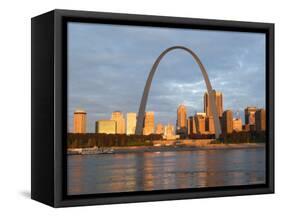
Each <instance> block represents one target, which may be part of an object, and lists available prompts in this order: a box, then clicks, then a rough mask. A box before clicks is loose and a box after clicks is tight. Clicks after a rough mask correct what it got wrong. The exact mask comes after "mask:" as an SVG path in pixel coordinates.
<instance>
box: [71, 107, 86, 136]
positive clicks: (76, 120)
mask: <svg viewBox="0 0 281 217" xmlns="http://www.w3.org/2000/svg"><path fill="white" fill-rule="evenodd" d="M86 125H87V113H86V112H85V111H84V110H81V109H79V110H76V111H75V112H74V116H73V133H86Z"/></svg>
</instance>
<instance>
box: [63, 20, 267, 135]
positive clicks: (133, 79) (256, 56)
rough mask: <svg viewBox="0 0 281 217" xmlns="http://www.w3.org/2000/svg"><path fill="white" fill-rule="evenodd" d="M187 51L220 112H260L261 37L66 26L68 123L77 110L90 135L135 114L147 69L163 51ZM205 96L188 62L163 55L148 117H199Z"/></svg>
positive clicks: (176, 54)
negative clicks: (113, 119) (217, 98)
mask: <svg viewBox="0 0 281 217" xmlns="http://www.w3.org/2000/svg"><path fill="white" fill-rule="evenodd" d="M174 45H182V46H186V47H189V48H191V49H192V50H193V51H194V52H195V53H196V54H197V55H198V56H199V57H200V59H201V61H202V63H203V64H204V66H205V68H206V70H207V72H208V74H209V78H210V81H211V83H212V86H213V88H214V89H215V90H217V91H221V92H222V93H223V100H224V109H232V110H233V112H234V114H235V116H240V117H242V118H243V110H244V108H245V107H247V106H257V107H265V35H264V34H262V33H241V32H225V31H205V30H204V31H203V30H187V29H174V28H155V27H136V26H125V25H108V24H86V23H68V123H69V130H72V118H73V112H74V110H75V109H77V108H82V109H84V110H85V111H86V112H87V114H88V131H89V132H91V131H94V129H95V121H96V120H100V119H109V118H110V116H111V112H112V111H115V110H120V111H122V112H124V113H127V112H137V111H138V107H139V103H140V100H141V96H142V92H143V89H144V85H145V82H146V79H147V76H148V73H149V71H150V69H151V66H152V64H153V63H154V61H155V59H156V58H157V57H158V56H159V54H160V53H161V52H162V51H163V50H165V49H166V48H168V47H170V46H174ZM205 90H206V86H205V83H204V81H203V77H202V74H201V72H200V70H199V67H198V66H197V65H196V63H195V61H194V60H193V59H192V57H191V56H190V55H189V54H188V53H186V52H185V51H182V50H174V51H171V52H170V53H168V54H167V55H166V56H165V57H164V58H163V59H162V61H161V63H160V65H159V67H158V69H157V72H156V74H155V76H154V80H153V82H152V86H151V89H150V95H149V99H148V104H147V109H146V110H147V111H154V112H155V119H156V120H155V121H156V122H161V123H164V124H166V123H173V124H175V121H176V109H177V106H178V105H179V104H181V103H183V104H185V105H186V106H187V110H188V116H190V115H193V114H194V113H195V112H201V111H203V95H204V92H205Z"/></svg>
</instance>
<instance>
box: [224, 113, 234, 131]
mask: <svg viewBox="0 0 281 217" xmlns="http://www.w3.org/2000/svg"><path fill="white" fill-rule="evenodd" d="M232 132H233V113H232V111H231V110H225V111H224V112H223V115H222V133H223V134H229V133H232Z"/></svg>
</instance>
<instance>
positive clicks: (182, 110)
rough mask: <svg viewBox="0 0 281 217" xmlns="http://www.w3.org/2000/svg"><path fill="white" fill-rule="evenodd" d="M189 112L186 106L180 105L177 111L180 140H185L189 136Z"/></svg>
mask: <svg viewBox="0 0 281 217" xmlns="http://www.w3.org/2000/svg"><path fill="white" fill-rule="evenodd" d="M186 117H187V110H186V107H185V105H182V104H181V105H179V107H178V109H177V132H176V133H177V134H178V135H180V138H185V137H186V136H187V122H186V120H187V119H186Z"/></svg>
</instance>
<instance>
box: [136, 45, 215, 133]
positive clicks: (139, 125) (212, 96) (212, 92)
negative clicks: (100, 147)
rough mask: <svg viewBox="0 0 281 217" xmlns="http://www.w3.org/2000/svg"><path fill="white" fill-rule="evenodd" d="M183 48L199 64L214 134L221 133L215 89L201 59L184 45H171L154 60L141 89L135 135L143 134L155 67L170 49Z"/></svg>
mask: <svg viewBox="0 0 281 217" xmlns="http://www.w3.org/2000/svg"><path fill="white" fill-rule="evenodd" d="M177 49H180V50H184V51H186V52H187V53H189V54H191V56H192V57H193V59H194V60H195V61H196V63H197V65H198V66H199V68H200V70H201V72H202V75H203V78H204V81H205V84H206V87H207V91H208V94H209V96H210V104H211V114H213V117H214V124H215V134H216V138H219V136H220V134H221V126H220V121H219V117H218V113H217V109H216V104H215V90H213V88H212V85H211V82H210V80H209V77H208V74H207V71H206V69H205V67H204V66H203V64H202V62H201V60H200V59H199V57H198V56H197V55H196V54H195V53H194V52H193V51H192V50H191V49H189V48H187V47H184V46H173V47H169V48H167V49H166V50H164V51H163V52H162V53H161V54H160V55H159V56H158V58H157V59H156V61H155V62H154V64H153V66H152V68H151V70H150V72H149V75H148V78H147V80H146V84H145V87H144V91H143V95H142V98H141V103H140V107H139V112H138V116H137V124H136V132H135V133H136V134H137V135H142V134H143V122H144V116H145V109H146V104H147V99H148V94H149V90H150V87H151V83H152V79H153V76H154V74H155V72H156V69H157V67H158V65H159V63H160V61H161V60H162V58H163V57H164V56H165V55H166V54H167V53H168V52H170V51H172V50H177Z"/></svg>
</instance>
